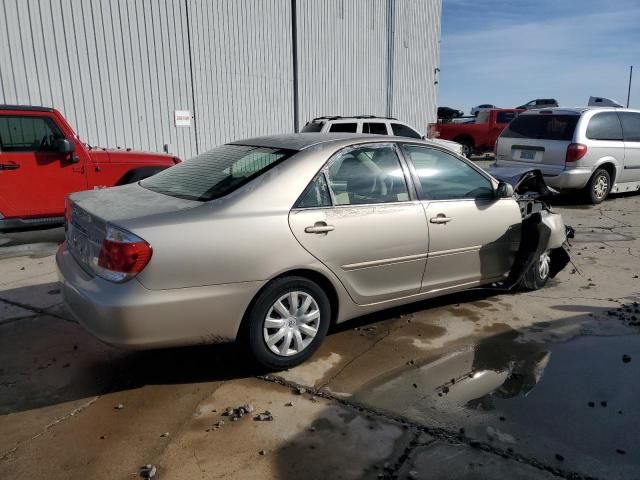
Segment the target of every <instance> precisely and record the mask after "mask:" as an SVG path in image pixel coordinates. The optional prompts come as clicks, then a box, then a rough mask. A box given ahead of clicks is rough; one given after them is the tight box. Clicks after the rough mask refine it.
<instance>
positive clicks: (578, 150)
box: [565, 143, 587, 163]
mask: <svg viewBox="0 0 640 480" xmlns="http://www.w3.org/2000/svg"><path fill="white" fill-rule="evenodd" d="M586 154H587V146H586V145H583V144H582V143H570V144H569V146H568V147H567V156H566V157H565V162H566V163H571V162H577V161H578V160H580V159H581V158H582V157H584V156H585V155H586Z"/></svg>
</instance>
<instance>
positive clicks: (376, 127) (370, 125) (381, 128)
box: [362, 122, 388, 135]
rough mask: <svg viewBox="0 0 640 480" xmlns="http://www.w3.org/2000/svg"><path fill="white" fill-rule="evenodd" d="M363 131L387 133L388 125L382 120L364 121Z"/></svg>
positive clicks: (379, 133)
mask: <svg viewBox="0 0 640 480" xmlns="http://www.w3.org/2000/svg"><path fill="white" fill-rule="evenodd" d="M362 133H369V134H371V135H387V134H388V133H387V125H386V124H384V123H381V122H364V123H363V124H362Z"/></svg>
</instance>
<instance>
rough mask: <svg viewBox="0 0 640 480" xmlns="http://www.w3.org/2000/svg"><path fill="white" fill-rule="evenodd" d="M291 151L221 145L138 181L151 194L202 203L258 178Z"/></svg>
mask: <svg viewBox="0 0 640 480" xmlns="http://www.w3.org/2000/svg"><path fill="white" fill-rule="evenodd" d="M295 153H296V152H295V150H283V149H277V148H267V147H252V146H247V145H221V146H219V147H216V148H214V149H213V150H209V151H208V152H205V153H202V154H200V155H198V156H197V157H193V158H191V159H190V160H186V161H185V162H182V163H180V164H178V165H176V166H174V167H171V168H168V169H167V170H163V171H162V172H160V173H157V174H156V175H154V176H152V177H149V178H147V179H145V180H142V181H141V182H140V185H141V186H143V187H144V188H146V189H148V190H151V191H153V192H157V193H162V194H164V195H169V196H171V197H177V198H184V199H187V200H197V201H201V202H206V201H209V200H213V199H215V198H219V197H222V196H224V195H227V194H229V193H231V192H232V191H234V190H236V189H237V188H239V187H241V186H242V185H244V184H245V183H247V182H249V181H251V180H253V179H254V178H256V177H258V176H260V175H261V174H263V173H264V172H265V171H267V170H269V169H270V168H272V167H274V166H275V165H277V164H278V163H280V162H281V161H283V160H284V159H286V158H288V157H290V156H292V155H293V154H295Z"/></svg>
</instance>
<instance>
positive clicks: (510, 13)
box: [438, 0, 640, 114]
mask: <svg viewBox="0 0 640 480" xmlns="http://www.w3.org/2000/svg"><path fill="white" fill-rule="evenodd" d="M629 65H634V72H633V75H634V80H633V82H632V87H631V103H630V106H631V107H635V108H640V0H442V37H441V46H440V69H441V71H440V78H439V81H440V82H439V85H438V88H439V90H438V97H439V98H438V105H440V106H449V107H455V108H459V109H461V110H463V111H464V112H465V113H466V114H468V112H469V110H470V108H471V107H473V106H475V105H478V104H481V103H493V104H495V105H498V106H501V107H515V106H517V105H521V104H523V103H525V102H527V101H529V100H532V99H534V98H547V97H549V98H556V99H557V100H558V102H559V103H560V105H562V106H582V105H586V103H587V100H588V98H589V95H597V96H604V97H609V98H613V99H615V100H618V101H619V102H620V103H622V104H625V103H626V101H627V86H628V79H629Z"/></svg>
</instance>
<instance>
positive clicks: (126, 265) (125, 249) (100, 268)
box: [95, 226, 153, 282]
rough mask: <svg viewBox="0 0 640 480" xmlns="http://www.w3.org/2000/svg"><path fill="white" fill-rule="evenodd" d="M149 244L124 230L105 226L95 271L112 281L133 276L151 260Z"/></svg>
mask: <svg viewBox="0 0 640 480" xmlns="http://www.w3.org/2000/svg"><path fill="white" fill-rule="evenodd" d="M152 253H153V250H152V249H151V245H149V244H148V243H147V242H145V241H144V240H143V239H142V238H140V237H138V236H137V235H134V234H133V233H131V232H127V231H126V230H121V229H119V228H116V227H113V226H107V235H106V237H105V239H104V241H103V242H102V248H101V249H100V255H99V256H98V265H97V266H96V268H95V271H96V273H97V274H98V275H99V276H101V277H102V278H104V279H106V280H110V281H112V282H124V281H126V280H129V279H130V278H133V277H135V276H136V275H137V274H138V273H140V272H141V271H142V270H143V269H144V267H146V266H147V264H148V263H149V260H151V254H152Z"/></svg>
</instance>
